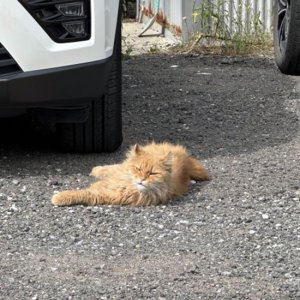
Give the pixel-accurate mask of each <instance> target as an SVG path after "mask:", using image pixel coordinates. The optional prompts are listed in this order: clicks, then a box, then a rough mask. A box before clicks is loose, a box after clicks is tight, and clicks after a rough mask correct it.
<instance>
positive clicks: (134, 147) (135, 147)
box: [133, 144, 142, 155]
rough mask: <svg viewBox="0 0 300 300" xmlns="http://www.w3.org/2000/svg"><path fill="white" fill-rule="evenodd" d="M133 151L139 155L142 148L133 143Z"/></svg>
mask: <svg viewBox="0 0 300 300" xmlns="http://www.w3.org/2000/svg"><path fill="white" fill-rule="evenodd" d="M133 152H134V154H135V155H139V154H141V153H142V150H141V147H140V145H139V144H135V145H134V146H133Z"/></svg>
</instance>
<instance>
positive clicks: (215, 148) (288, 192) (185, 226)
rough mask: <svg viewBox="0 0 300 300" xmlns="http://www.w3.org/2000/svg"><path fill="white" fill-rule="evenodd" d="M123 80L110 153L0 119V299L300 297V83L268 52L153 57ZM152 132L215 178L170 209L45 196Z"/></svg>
mask: <svg viewBox="0 0 300 300" xmlns="http://www.w3.org/2000/svg"><path fill="white" fill-rule="evenodd" d="M123 81H124V107H123V109H124V143H123V145H122V147H121V148H120V149H119V150H118V151H117V152H116V153H113V154H102V155H95V154H93V155H70V154H61V153H58V152H56V151H55V148H54V147H53V143H54V142H53V139H52V138H51V136H50V135H49V136H48V135H47V136H45V135H42V134H41V132H39V131H37V130H36V131H35V132H33V129H32V130H31V131H30V128H31V127H30V126H31V125H30V122H27V123H25V125H24V123H21V120H19V121H14V122H10V123H9V122H6V125H5V127H4V126H1V128H2V130H1V131H2V132H1V146H0V165H1V168H0V214H1V222H0V249H1V251H0V265H1V276H0V299H280V300H282V299H300V273H299V265H300V235H299V232H300V228H299V227H300V225H299V217H300V215H299V213H300V202H299V197H300V180H299V179H300V176H299V175H300V170H299V163H300V156H299V150H300V134H299V128H300V123H299V118H300V100H299V99H300V92H299V91H300V89H299V88H298V85H299V82H300V80H299V79H298V78H296V77H291V76H284V75H282V74H280V73H279V72H278V71H277V69H276V67H275V66H274V63H273V61H272V60H270V59H260V58H227V57H217V56H216V57H214V56H201V55H200V56H166V55H157V56H140V57H137V58H134V59H131V60H128V61H125V62H124V74H123ZM23 121H24V120H23ZM2 125H3V124H2ZM3 128H4V129H3ZM7 128H10V130H9V134H5V132H6V133H7ZM151 139H155V140H157V141H163V140H168V141H172V142H178V143H181V144H184V145H186V146H187V147H188V148H189V149H190V151H191V152H192V154H194V155H195V156H197V157H198V158H200V159H202V161H203V163H204V164H205V165H206V166H207V168H208V169H209V171H210V173H211V175H212V177H213V179H212V181H211V182H209V183H203V184H198V183H197V184H193V185H192V188H191V189H190V191H189V193H188V194H186V195H185V196H183V197H181V198H180V199H178V200H176V201H174V202H171V203H170V204H169V205H167V206H158V207H145V208H132V207H111V206H101V207H82V206H76V207H66V208H61V207H60V208H59V207H53V206H52V205H51V203H50V198H51V196H52V194H53V193H54V192H55V191H59V190H63V189H66V188H70V187H84V186H86V185H87V184H88V183H90V182H91V178H89V177H88V174H89V172H90V170H91V168H92V167H93V166H95V165H99V164H109V163H115V162H118V161H120V160H121V159H122V158H123V157H124V153H125V151H126V150H127V149H128V147H129V145H131V144H133V143H137V142H139V143H142V142H145V141H148V140H151ZM41 141H44V142H43V144H44V146H41V145H39V144H41Z"/></svg>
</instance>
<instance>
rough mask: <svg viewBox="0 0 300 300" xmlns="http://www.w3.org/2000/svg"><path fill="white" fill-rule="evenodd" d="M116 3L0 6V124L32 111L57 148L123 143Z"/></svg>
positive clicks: (15, 1)
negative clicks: (50, 130)
mask: <svg viewBox="0 0 300 300" xmlns="http://www.w3.org/2000/svg"><path fill="white" fill-rule="evenodd" d="M120 7H121V5H120V1H119V0H109V1H105V0H0V118H2V117H13V116H17V115H20V114H24V113H26V112H28V111H29V110H30V111H31V112H32V111H33V112H34V113H35V114H37V115H38V116H39V118H41V119H45V120H46V121H47V122H52V123H55V124H56V131H57V135H58V136H59V141H60V145H61V147H62V149H64V150H66V151H71V152H102V151H106V152H110V151H114V150H116V149H117V148H118V147H119V146H120V144H121V142H122V116H121V115H122V112H121V105H122V103H121V10H120Z"/></svg>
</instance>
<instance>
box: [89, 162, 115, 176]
mask: <svg viewBox="0 0 300 300" xmlns="http://www.w3.org/2000/svg"><path fill="white" fill-rule="evenodd" d="M118 167H119V165H109V166H97V167H94V168H93V169H92V172H91V173H90V176H94V177H97V178H101V177H102V178H103V177H105V176H109V175H110V174H112V173H113V172H114V171H116V169H117V168H118Z"/></svg>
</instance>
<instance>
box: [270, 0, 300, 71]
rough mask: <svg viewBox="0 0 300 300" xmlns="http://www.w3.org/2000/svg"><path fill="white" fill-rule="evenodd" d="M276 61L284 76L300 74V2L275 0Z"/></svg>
mask: <svg viewBox="0 0 300 300" xmlns="http://www.w3.org/2000/svg"><path fill="white" fill-rule="evenodd" d="M273 28H274V29H273V31H274V52H275V61H276V64H277V66H278V68H279V69H280V71H281V72H282V73H284V74H291V75H297V74H300V2H299V1H296V0H275V5H274V27H273Z"/></svg>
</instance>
